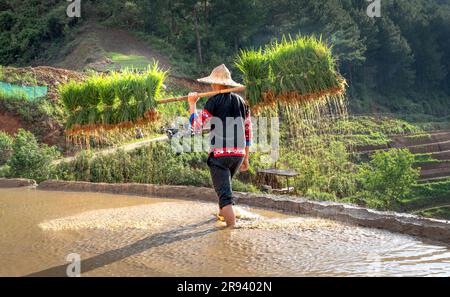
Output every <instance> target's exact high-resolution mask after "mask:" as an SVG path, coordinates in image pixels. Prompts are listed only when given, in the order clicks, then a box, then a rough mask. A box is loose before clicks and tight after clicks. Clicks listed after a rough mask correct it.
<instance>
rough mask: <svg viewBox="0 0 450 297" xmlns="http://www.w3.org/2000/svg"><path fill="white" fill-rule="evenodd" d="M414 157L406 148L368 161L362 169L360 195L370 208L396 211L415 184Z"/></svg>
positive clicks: (393, 150)
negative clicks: (394, 209)
mask: <svg viewBox="0 0 450 297" xmlns="http://www.w3.org/2000/svg"><path fill="white" fill-rule="evenodd" d="M414 160H415V158H414V155H413V154H411V152H409V151H408V150H407V149H392V150H389V151H379V152H376V153H375V154H374V155H373V156H372V159H371V161H370V162H368V163H365V164H363V165H362V166H361V168H360V172H359V178H358V179H359V181H360V183H361V186H362V192H361V193H360V196H361V197H362V200H363V201H364V202H365V203H366V205H367V206H369V207H374V208H378V209H393V208H398V206H399V202H400V200H401V199H404V198H406V197H407V195H408V194H409V193H410V192H411V189H412V187H413V186H414V185H415V184H416V180H417V178H418V176H419V170H418V169H414V168H413V164H414Z"/></svg>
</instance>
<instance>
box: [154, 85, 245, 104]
mask: <svg viewBox="0 0 450 297" xmlns="http://www.w3.org/2000/svg"><path fill="white" fill-rule="evenodd" d="M242 91H245V87H237V88H230V89H223V90H220V91H211V92H206V93H198V97H199V98H204V97H211V96H215V95H218V94H225V93H231V92H236V93H238V92H242ZM187 100H188V96H182V97H175V98H169V99H163V100H157V101H156V103H158V104H166V103H171V102H180V101H187Z"/></svg>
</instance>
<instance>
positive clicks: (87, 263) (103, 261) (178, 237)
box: [25, 219, 223, 277]
mask: <svg viewBox="0 0 450 297" xmlns="http://www.w3.org/2000/svg"><path fill="white" fill-rule="evenodd" d="M214 221H215V220H214V219H211V220H207V221H204V222H200V223H196V224H192V225H187V226H182V227H180V228H178V229H174V230H170V231H166V232H162V233H157V234H153V235H150V236H148V237H146V238H144V239H141V240H139V241H136V242H135V243H133V244H130V245H127V246H124V247H121V248H118V249H115V250H111V251H108V252H105V253H103V254H100V255H97V256H94V257H91V258H88V259H86V260H82V261H81V265H80V267H81V273H82V274H83V273H86V272H89V271H92V270H94V269H97V268H100V267H103V266H106V265H109V264H112V263H114V262H117V261H120V260H123V259H125V258H127V257H130V256H133V255H136V254H139V253H141V252H144V251H146V250H149V249H151V248H154V247H158V246H162V245H166V244H170V243H172V242H176V241H182V240H187V239H192V238H198V237H202V236H205V235H208V234H211V233H213V232H216V231H219V230H223V228H219V227H212V228H208V229H206V230H203V231H198V232H189V233H185V234H183V232H185V231H189V230H193V229H195V228H197V227H200V226H203V225H206V224H209V223H211V222H214ZM68 265H69V263H67V264H64V265H60V266H55V267H52V268H49V269H46V270H42V271H39V272H36V273H32V274H29V275H25V277H49V276H50V277H52V276H53V277H66V276H67V272H66V269H67V267H68Z"/></svg>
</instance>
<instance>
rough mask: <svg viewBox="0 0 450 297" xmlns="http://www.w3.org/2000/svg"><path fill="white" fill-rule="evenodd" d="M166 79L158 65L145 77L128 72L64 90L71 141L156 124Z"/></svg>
mask: <svg viewBox="0 0 450 297" xmlns="http://www.w3.org/2000/svg"><path fill="white" fill-rule="evenodd" d="M166 77H167V73H166V72H164V71H162V70H160V69H159V67H158V65H157V64H155V65H153V66H152V67H149V68H148V69H147V71H146V72H144V73H143V74H140V73H138V72H135V71H133V70H125V71H124V72H122V73H118V72H113V73H111V74H110V75H95V76H93V77H91V78H89V79H87V80H86V81H85V82H84V83H75V82H70V83H68V84H66V85H64V86H62V87H61V98H62V101H63V103H64V106H65V108H66V109H67V111H68V112H69V119H68V121H67V129H66V135H67V136H68V139H72V140H74V141H75V140H76V141H79V137H75V136H76V135H80V137H90V136H92V135H94V136H95V137H97V136H98V137H100V135H99V132H98V131H110V130H114V129H125V128H130V127H133V125H137V124H138V123H139V124H142V123H144V122H145V123H147V122H151V121H156V120H157V119H158V115H157V112H156V109H155V108H156V105H157V103H156V99H157V98H158V97H159V92H160V90H161V87H162V85H163V83H164V80H165V79H166Z"/></svg>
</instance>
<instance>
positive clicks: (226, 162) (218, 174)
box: [207, 156, 244, 209]
mask: <svg viewBox="0 0 450 297" xmlns="http://www.w3.org/2000/svg"><path fill="white" fill-rule="evenodd" d="M243 161H244V157H235V156H232V157H219V158H215V157H213V156H209V158H208V161H207V164H208V167H209V170H210V172H211V178H212V182H213V185H214V190H215V191H216V193H217V196H219V207H220V209H222V208H224V207H225V206H228V205H235V201H234V197H233V189H232V187H231V179H232V178H233V176H234V175H235V174H236V173H237V172H238V170H239V168H240V167H241V165H242V162H243Z"/></svg>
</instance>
